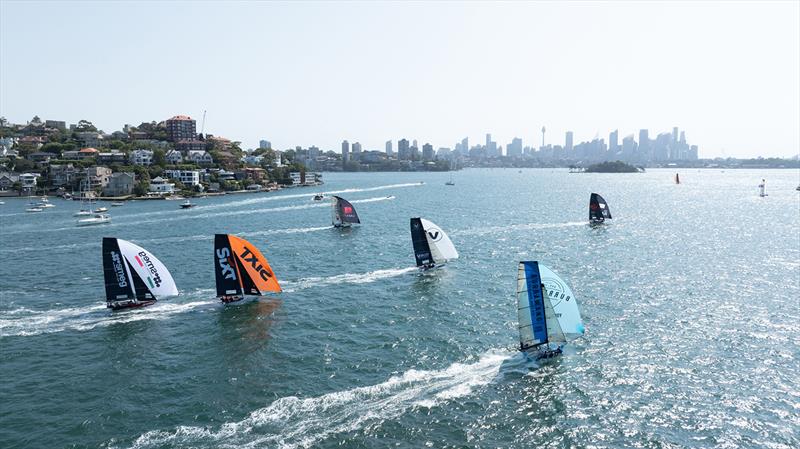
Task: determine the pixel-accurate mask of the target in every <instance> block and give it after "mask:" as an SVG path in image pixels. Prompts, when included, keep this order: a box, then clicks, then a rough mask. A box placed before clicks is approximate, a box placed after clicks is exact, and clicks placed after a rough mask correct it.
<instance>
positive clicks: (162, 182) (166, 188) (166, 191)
mask: <svg viewBox="0 0 800 449" xmlns="http://www.w3.org/2000/svg"><path fill="white" fill-rule="evenodd" d="M148 190H149V191H150V193H151V194H155V195H171V194H173V193H175V184H174V183H171V182H167V180H166V179H164V178H162V177H161V176H159V177H157V178H155V179H153V180H152V181H150V187H149V189H148Z"/></svg>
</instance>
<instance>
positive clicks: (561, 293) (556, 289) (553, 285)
mask: <svg viewBox="0 0 800 449" xmlns="http://www.w3.org/2000/svg"><path fill="white" fill-rule="evenodd" d="M542 283H543V284H544V288H545V289H546V290H547V296H548V297H549V298H550V299H551V300H559V301H560V300H564V301H569V300H570V299H572V298H571V297H570V296H569V295H567V294H566V291H567V289H566V287H565V286H564V284H562V283H561V281H559V280H557V279H553V278H545V279H542ZM556 304H558V303H554V304H553V305H556Z"/></svg>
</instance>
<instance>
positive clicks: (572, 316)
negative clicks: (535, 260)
mask: <svg viewBox="0 0 800 449" xmlns="http://www.w3.org/2000/svg"><path fill="white" fill-rule="evenodd" d="M539 274H540V275H541V277H542V283H543V284H544V286H545V290H546V291H547V297H546V299H545V307H547V303H548V301H547V300H548V299H549V303H550V305H551V307H552V310H553V312H554V314H555V315H556V317H557V318H558V324H559V326H560V327H561V331H562V332H563V334H566V337H570V338H576V337H579V336H581V335H583V333H584V330H585V329H584V326H583V319H582V318H581V312H580V310H579V309H578V301H577V299H576V298H575V294H574V293H572V289H571V288H569V285H567V283H566V282H564V280H563V279H561V278H560V277H559V276H558V275H557V274H556V273H554V272H553V270H551V269H550V268H548V267H546V266H544V265H542V264H541V263H540V264H539ZM548 321H549V318H548ZM549 333H550V330H549V328H548V335H549Z"/></svg>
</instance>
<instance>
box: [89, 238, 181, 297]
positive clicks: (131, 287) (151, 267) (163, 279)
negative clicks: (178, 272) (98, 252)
mask: <svg viewBox="0 0 800 449" xmlns="http://www.w3.org/2000/svg"><path fill="white" fill-rule="evenodd" d="M103 275H104V278H105V284H106V306H108V308H109V309H112V310H120V309H130V308H135V307H144V306H149V305H150V304H153V303H155V302H156V301H157V300H158V299H159V298H162V297H165V296H175V295H177V294H178V287H177V286H175V281H174V280H173V279H172V274H170V272H169V270H167V267H165V266H164V264H163V263H161V261H160V260H158V259H157V258H156V256H154V255H153V254H151V253H150V252H149V251H147V250H146V249H144V248H142V247H140V246H137V245H134V244H133V243H131V242H129V241H127V240H122V239H117V238H112V237H104V238H103Z"/></svg>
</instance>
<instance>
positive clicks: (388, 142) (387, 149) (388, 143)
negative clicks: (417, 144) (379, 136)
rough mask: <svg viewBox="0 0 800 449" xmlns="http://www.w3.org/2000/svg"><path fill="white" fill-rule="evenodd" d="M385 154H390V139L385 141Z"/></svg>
mask: <svg viewBox="0 0 800 449" xmlns="http://www.w3.org/2000/svg"><path fill="white" fill-rule="evenodd" d="M386 155H387V156H391V155H392V141H391V140H387V141H386Z"/></svg>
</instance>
